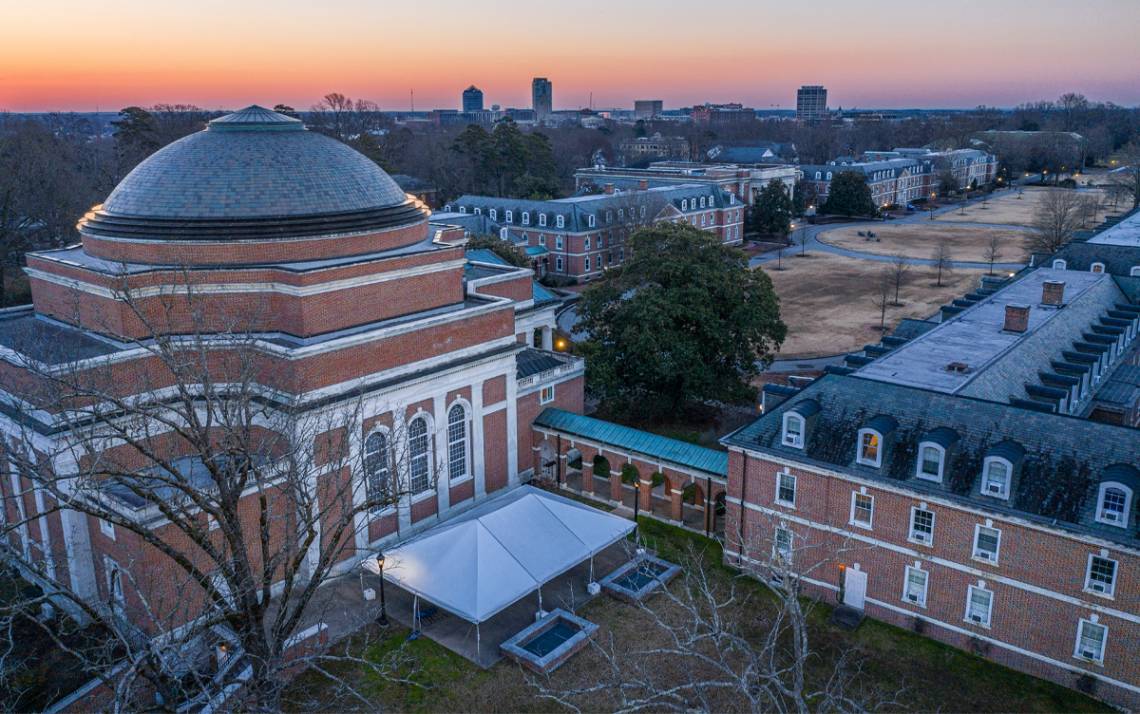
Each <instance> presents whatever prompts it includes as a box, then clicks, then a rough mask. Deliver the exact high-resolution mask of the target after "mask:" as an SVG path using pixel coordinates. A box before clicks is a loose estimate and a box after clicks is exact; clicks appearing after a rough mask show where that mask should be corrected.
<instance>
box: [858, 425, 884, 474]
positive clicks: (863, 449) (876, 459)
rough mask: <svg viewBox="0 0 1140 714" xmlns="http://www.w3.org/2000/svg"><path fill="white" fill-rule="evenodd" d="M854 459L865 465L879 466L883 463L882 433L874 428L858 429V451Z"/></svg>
mask: <svg viewBox="0 0 1140 714" xmlns="http://www.w3.org/2000/svg"><path fill="white" fill-rule="evenodd" d="M855 460H856V461H857V462H859V463H861V464H863V465H865V466H874V467H875V468H879V466H880V465H881V464H882V463H883V435H882V434H880V433H879V432H877V431H875V430H874V429H860V430H859V453H857V454H856V455H855Z"/></svg>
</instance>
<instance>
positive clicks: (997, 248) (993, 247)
mask: <svg viewBox="0 0 1140 714" xmlns="http://www.w3.org/2000/svg"><path fill="white" fill-rule="evenodd" d="M985 258H986V262H987V263H989V266H990V272H989V274H990V275H993V274H994V263H996V262H998V260H999V259H1000V258H1001V238H1000V237H998V234H997V233H991V234H990V241H989V243H987V244H986V252H985Z"/></svg>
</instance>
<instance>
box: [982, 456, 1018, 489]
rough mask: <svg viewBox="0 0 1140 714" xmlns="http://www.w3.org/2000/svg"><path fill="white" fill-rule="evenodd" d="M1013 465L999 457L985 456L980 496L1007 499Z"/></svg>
mask: <svg viewBox="0 0 1140 714" xmlns="http://www.w3.org/2000/svg"><path fill="white" fill-rule="evenodd" d="M1012 472H1013V464H1011V463H1009V462H1008V461H1006V460H1005V459H1003V458H1001V457H1000V456H987V457H986V460H985V463H984V466H983V467H982V494H983V495H985V496H994V497H995V498H1007V499H1008V498H1009V478H1010V474H1011V473H1012Z"/></svg>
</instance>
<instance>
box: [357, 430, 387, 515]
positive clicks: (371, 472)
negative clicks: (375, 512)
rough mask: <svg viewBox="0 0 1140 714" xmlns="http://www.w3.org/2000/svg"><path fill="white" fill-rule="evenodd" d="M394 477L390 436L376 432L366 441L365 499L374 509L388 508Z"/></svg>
mask: <svg viewBox="0 0 1140 714" xmlns="http://www.w3.org/2000/svg"><path fill="white" fill-rule="evenodd" d="M391 477H392V451H391V449H390V448H389V445H388V435H387V434H386V433H384V432H383V431H374V432H372V433H371V434H369V435H368V438H367V439H365V440H364V497H365V498H366V499H367V500H368V502H369V503H372V504H374V505H373V506H372V508H373V509H379V508H384V507H385V506H387V505H388V504H387V501H388V495H389V489H390V486H391V481H390V479H391Z"/></svg>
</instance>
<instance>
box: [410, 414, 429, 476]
mask: <svg viewBox="0 0 1140 714" xmlns="http://www.w3.org/2000/svg"><path fill="white" fill-rule="evenodd" d="M430 442H431V440H430V439H429V438H428V424H427V418H426V417H423V416H418V417H416V418H415V419H413V420H412V421H411V423H410V424H408V488H409V489H410V490H411V492H412V493H413V494H417V493H423V492H424V491H427V490H428V489H429V488H431V444H430Z"/></svg>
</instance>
